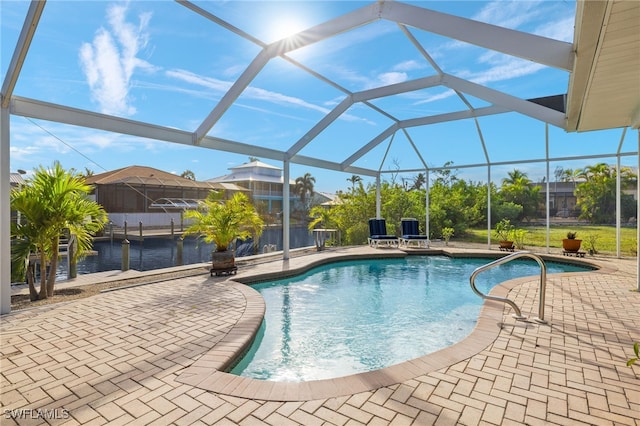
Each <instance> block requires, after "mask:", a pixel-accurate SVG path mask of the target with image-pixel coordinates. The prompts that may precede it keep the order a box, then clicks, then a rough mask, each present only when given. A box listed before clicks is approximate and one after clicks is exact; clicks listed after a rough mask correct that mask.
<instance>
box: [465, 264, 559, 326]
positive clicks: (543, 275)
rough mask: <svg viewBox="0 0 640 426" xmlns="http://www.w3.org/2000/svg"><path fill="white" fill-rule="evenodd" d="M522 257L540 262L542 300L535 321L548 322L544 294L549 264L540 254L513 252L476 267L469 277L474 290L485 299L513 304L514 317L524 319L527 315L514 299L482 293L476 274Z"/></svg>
mask: <svg viewBox="0 0 640 426" xmlns="http://www.w3.org/2000/svg"><path fill="white" fill-rule="evenodd" d="M521 257H528V258H530V259H533V260H535V261H536V262H538V265H540V300H539V302H538V317H537V318H534V321H536V322H540V323H546V321H545V320H544V295H545V290H546V287H547V265H546V264H545V263H544V261H543V260H542V258H541V257H540V256H538V255H535V254H533V253H531V252H529V251H519V252H516V253H512V254H510V255H508V256H505V257H501V258H500V259H497V260H494V261H493V262H491V263H487V264H486V265H483V266H480V267H478V268H476V269H475V270H474V271H473V272H472V273H471V277H469V282H470V284H471V289H472V290H473V292H474V293H475V294H477V295H478V296H480V297H482V298H483V299H487V300H495V301H497V302H504V303H506V304H508V305H509V306H511V307H512V308H513V310H514V311H516V313H515V314H514V315H513V317H514V318H515V319H517V320H524V319H526V318H527V317H526V316H523V315H522V312H521V311H520V308H519V307H518V305H516V304H515V302H514V301H513V300H510V299H507V298H506V297H498V296H490V295H488V294H484V293H482V292H481V291H480V290H478V289H477V288H476V276H477V275H478V274H479V273H480V272H483V271H486V270H488V269H491V268H493V267H496V266H499V265H502V264H503V263H507V262H511V261H512V260H515V259H518V258H521Z"/></svg>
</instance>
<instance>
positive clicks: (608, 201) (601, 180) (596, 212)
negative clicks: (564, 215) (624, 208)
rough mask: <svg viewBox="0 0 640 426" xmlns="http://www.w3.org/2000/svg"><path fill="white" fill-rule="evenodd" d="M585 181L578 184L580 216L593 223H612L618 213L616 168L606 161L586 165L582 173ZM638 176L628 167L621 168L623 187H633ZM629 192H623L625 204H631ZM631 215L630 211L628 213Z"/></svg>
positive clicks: (577, 195)
mask: <svg viewBox="0 0 640 426" xmlns="http://www.w3.org/2000/svg"><path fill="white" fill-rule="evenodd" d="M579 176H580V178H581V179H582V180H583V182H581V183H579V184H578V185H577V186H576V192H575V194H576V198H577V205H578V206H579V207H580V218H581V219H586V220H588V221H589V222H591V223H612V222H614V221H615V213H616V180H617V173H616V168H615V167H613V166H608V165H607V164H605V163H598V164H596V165H593V166H587V167H585V168H584V169H583V170H582V172H581V173H580V175H579ZM636 182H637V176H636V175H635V174H634V173H633V171H632V170H631V169H630V168H628V167H623V168H621V169H620V184H621V189H627V188H631V187H633V185H634V184H635V183H636ZM629 197H631V196H630V195H628V194H622V197H621V198H622V202H623V205H630V203H629V202H628V201H627V199H628V198H629ZM627 214H628V215H631V213H630V212H628V213H627Z"/></svg>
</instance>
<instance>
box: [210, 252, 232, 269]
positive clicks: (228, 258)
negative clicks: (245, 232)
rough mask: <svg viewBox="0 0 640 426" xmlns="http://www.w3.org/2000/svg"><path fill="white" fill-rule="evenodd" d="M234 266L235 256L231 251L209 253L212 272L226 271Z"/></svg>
mask: <svg viewBox="0 0 640 426" xmlns="http://www.w3.org/2000/svg"><path fill="white" fill-rule="evenodd" d="M235 266H236V256H235V253H234V252H233V250H227V251H214V252H213V253H211V267H212V268H213V269H214V270H227V269H232V268H234V267H235Z"/></svg>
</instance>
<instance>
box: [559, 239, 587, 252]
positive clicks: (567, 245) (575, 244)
mask: <svg viewBox="0 0 640 426" xmlns="http://www.w3.org/2000/svg"><path fill="white" fill-rule="evenodd" d="M581 243H582V240H576V239H573V240H571V239H569V238H565V239H564V240H562V249H563V250H564V251H569V252H577V251H578V250H580V244H581Z"/></svg>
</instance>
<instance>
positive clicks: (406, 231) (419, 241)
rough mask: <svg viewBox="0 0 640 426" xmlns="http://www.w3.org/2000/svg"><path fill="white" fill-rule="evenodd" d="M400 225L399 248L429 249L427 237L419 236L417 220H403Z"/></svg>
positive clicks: (429, 242)
mask: <svg viewBox="0 0 640 426" xmlns="http://www.w3.org/2000/svg"><path fill="white" fill-rule="evenodd" d="M400 224H401V225H402V236H401V237H400V246H402V247H404V248H408V247H409V246H410V245H416V246H418V248H420V247H424V248H429V244H431V241H429V237H427V236H426V235H420V230H419V229H418V220H417V219H414V218H403V219H402V220H401V221H400Z"/></svg>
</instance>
